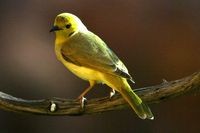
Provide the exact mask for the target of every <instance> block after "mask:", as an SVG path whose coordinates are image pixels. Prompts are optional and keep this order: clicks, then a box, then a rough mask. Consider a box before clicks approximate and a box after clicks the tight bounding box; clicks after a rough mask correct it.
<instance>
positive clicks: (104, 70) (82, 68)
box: [51, 13, 154, 119]
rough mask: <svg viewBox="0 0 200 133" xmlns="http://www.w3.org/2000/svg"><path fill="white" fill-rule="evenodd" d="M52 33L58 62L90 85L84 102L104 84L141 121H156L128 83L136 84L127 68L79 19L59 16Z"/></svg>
mask: <svg viewBox="0 0 200 133" xmlns="http://www.w3.org/2000/svg"><path fill="white" fill-rule="evenodd" d="M51 32H55V34H56V39H55V52H56V56H57V58H58V60H59V61H61V62H62V63H63V64H64V66H65V67H67V68H68V69H69V70H70V71H71V72H72V73H74V74H75V75H76V76H78V77H80V78H81V79H84V80H87V81H89V83H90V86H89V87H88V88H87V89H86V90H85V91H84V92H83V93H82V94H81V95H80V96H79V99H80V100H81V101H82V100H83V99H84V95H85V94H86V93H87V92H89V91H90V90H91V89H92V88H93V86H94V85H95V84H96V83H104V84H106V85H108V86H109V87H111V88H112V89H113V90H116V91H117V92H119V93H120V94H121V95H122V96H123V98H124V99H125V100H126V101H127V102H128V103H129V104H130V106H131V107H132V109H133V110H134V111H135V112H136V114H137V115H138V116H139V117H140V118H142V119H146V118H148V119H154V116H153V114H152V112H151V110H150V108H149V107H148V106H147V105H146V104H145V103H144V102H142V100H141V99H140V98H139V97H138V96H137V95H136V94H135V93H134V92H133V90H132V89H131V87H130V86H129V84H128V82H127V80H130V81H132V82H134V81H133V80H132V77H131V76H130V74H129V73H128V70H127V68H126V66H125V65H124V64H123V63H122V61H121V60H120V59H119V58H118V57H117V55H116V54H115V53H114V52H113V51H112V50H111V49H110V48H109V47H108V46H107V45H106V43H105V42H104V41H103V40H102V39H101V38H100V37H98V36H97V35H95V34H94V33H92V32H91V31H89V30H88V29H87V28H86V26H85V25H84V24H83V23H82V22H81V20H80V19H79V18H78V17H77V16H75V15H73V14H71V13H61V14H59V15H58V16H57V17H56V18H55V22H54V25H53V27H52V29H51ZM113 92H114V91H113ZM111 94H113V93H111Z"/></svg>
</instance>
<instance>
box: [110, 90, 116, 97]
mask: <svg viewBox="0 0 200 133" xmlns="http://www.w3.org/2000/svg"><path fill="white" fill-rule="evenodd" d="M114 95H115V90H114V89H112V91H111V92H110V99H111V98H112V97H113V96H114Z"/></svg>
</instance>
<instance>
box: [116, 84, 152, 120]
mask: <svg viewBox="0 0 200 133" xmlns="http://www.w3.org/2000/svg"><path fill="white" fill-rule="evenodd" d="M120 93H121V95H122V96H123V98H124V99H125V100H126V101H127V102H128V103H129V104H130V106H131V107H132V109H133V110H134V111H135V112H136V114H137V115H138V116H139V117H140V118H141V119H146V118H147V119H151V120H153V119H154V116H153V114H152V112H151V110H150V108H149V107H148V106H147V105H146V104H145V103H144V102H142V100H141V99H140V98H139V97H138V96H137V95H136V94H135V93H134V92H133V90H132V89H131V87H130V86H129V84H128V83H127V82H125V86H124V87H123V88H121V90H120Z"/></svg>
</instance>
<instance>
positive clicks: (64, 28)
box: [50, 13, 87, 38]
mask: <svg viewBox="0 0 200 133" xmlns="http://www.w3.org/2000/svg"><path fill="white" fill-rule="evenodd" d="M86 30H87V28H86V27H85V25H84V24H83V23H82V22H81V20H80V19H79V18H78V17H77V16H75V15H73V14H71V13H61V14H59V15H58V16H56V18H55V21H54V25H53V27H52V29H51V30H50V32H55V33H56V36H64V37H65V38H68V37H70V36H71V35H73V34H74V33H76V32H78V31H86Z"/></svg>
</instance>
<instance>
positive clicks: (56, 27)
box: [50, 26, 62, 32]
mask: <svg viewBox="0 0 200 133" xmlns="http://www.w3.org/2000/svg"><path fill="white" fill-rule="evenodd" d="M58 30H62V29H61V28H59V27H58V26H53V27H52V28H51V30H50V32H54V31H58Z"/></svg>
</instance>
